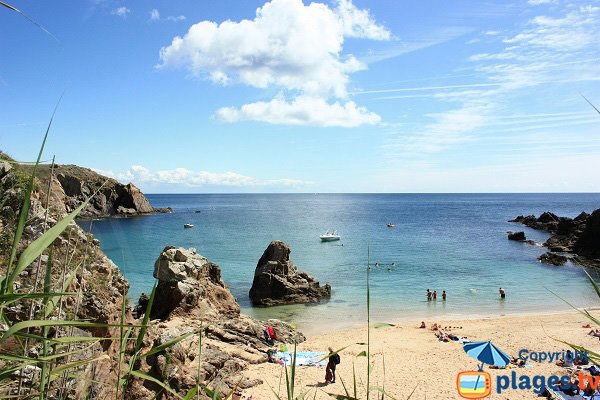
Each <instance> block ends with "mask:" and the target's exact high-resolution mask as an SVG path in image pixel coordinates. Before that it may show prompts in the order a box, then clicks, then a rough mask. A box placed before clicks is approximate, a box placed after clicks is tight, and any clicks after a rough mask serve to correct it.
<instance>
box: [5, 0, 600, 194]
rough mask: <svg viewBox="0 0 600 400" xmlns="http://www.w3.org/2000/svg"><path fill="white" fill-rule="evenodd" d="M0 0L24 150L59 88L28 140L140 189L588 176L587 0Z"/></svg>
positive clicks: (599, 167) (350, 188) (457, 184)
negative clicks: (5, 0)
mask: <svg viewBox="0 0 600 400" xmlns="http://www.w3.org/2000/svg"><path fill="white" fill-rule="evenodd" d="M9 3H10V4H11V5H13V6H14V7H16V8H18V9H20V10H21V11H23V12H24V13H25V14H26V15H27V16H28V17H29V18H30V19H31V20H33V21H35V22H36V23H38V24H40V25H41V26H42V27H43V28H44V29H40V28H39V27H38V26H36V25H35V24H33V23H31V22H30V21H29V20H28V19H26V18H24V17H23V16H22V15H19V14H18V13H16V12H13V11H11V10H9V9H6V8H2V9H0V32H1V34H2V35H1V37H0V54H1V56H0V149H2V150H4V151H6V152H7V153H8V154H10V155H11V156H12V157H13V158H15V159H17V160H20V161H32V160H34V159H35V157H36V155H37V151H38V148H39V145H40V144H41V140H42V137H43V135H44V132H45V130H46V127H47V125H48V122H49V120H50V117H51V115H52V112H53V110H54V108H55V106H56V104H57V103H59V104H58V108H57V111H56V115H55V117H54V120H53V124H52V128H51V130H50V135H49V139H48V143H47V146H46V149H45V152H44V157H43V158H44V159H45V160H49V159H51V158H52V156H54V155H55V156H56V160H57V162H58V163H60V164H77V165H81V166H85V167H89V168H92V169H94V170H96V171H99V172H101V173H103V174H105V175H108V176H111V177H115V178H117V179H119V180H120V181H122V182H123V183H127V182H130V181H131V182H133V183H135V184H136V185H137V186H139V187H140V188H141V189H142V190H143V191H145V192H147V193H212V192H237V193H241V192H308V193H313V192H315V193H316V192H386V193H390V192H460V193H463V192H598V191H600V179H598V171H600V115H599V114H598V113H596V112H595V111H594V109H593V108H592V107H591V106H590V105H589V104H588V103H587V102H586V100H585V99H584V97H583V96H585V98H587V99H588V100H589V101H590V102H592V103H594V104H596V105H597V106H599V107H600V0H589V1H570V0H514V1H510V0H509V1H486V0H482V1H477V2H474V1H459V0H456V1H450V2H448V1H430V0H424V1H419V2H414V1H399V0H378V1H366V0H331V1H327V0H317V1H315V2H309V1H302V0H271V1H266V2H265V1H264V0H263V1H253V0H235V1H234V0H222V1H218V2H206V1H191V0H189V1H188V0H172V1H168V2H164V1H152V0H138V1H135V2H133V1H130V2H127V1H118V0H80V1H72V0H56V1H52V2H32V1H26V0H11V1H9ZM46 31H47V32H48V33H47V32H46ZM61 96H62V97H61ZM59 99H60V101H59Z"/></svg>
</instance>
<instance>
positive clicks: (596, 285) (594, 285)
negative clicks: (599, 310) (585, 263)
mask: <svg viewBox="0 0 600 400" xmlns="http://www.w3.org/2000/svg"><path fill="white" fill-rule="evenodd" d="M583 272H585V274H586V276H587V278H588V280H589V281H590V283H591V284H592V286H593V288H594V290H595V291H596V295H597V296H598V297H600V287H598V284H597V283H596V281H595V280H594V279H593V278H592V277H591V276H590V274H588V272H587V271H586V270H583Z"/></svg>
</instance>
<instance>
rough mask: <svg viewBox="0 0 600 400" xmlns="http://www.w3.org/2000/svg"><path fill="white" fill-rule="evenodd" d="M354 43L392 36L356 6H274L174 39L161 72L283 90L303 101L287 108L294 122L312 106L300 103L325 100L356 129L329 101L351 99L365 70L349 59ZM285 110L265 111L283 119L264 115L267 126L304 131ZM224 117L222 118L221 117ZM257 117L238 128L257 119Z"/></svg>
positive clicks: (342, 0) (343, 0) (280, 0)
mask: <svg viewBox="0 0 600 400" xmlns="http://www.w3.org/2000/svg"><path fill="white" fill-rule="evenodd" d="M348 37H353V38H364V39H374V40H388V39H390V37H391V33H390V32H389V31H388V30H387V29H386V28H385V27H383V26H380V25H378V24H377V23H376V22H375V21H374V19H373V17H372V16H371V14H370V13H369V11H368V10H360V9H358V8H356V7H355V6H354V5H353V4H352V3H351V1H350V0H339V1H338V3H337V7H336V8H330V7H329V6H328V5H326V4H322V3H310V4H309V5H304V3H303V2H302V0H272V1H270V2H267V3H265V4H264V5H263V6H262V7H260V8H258V9H257V10H256V17H255V18H254V19H253V20H241V21H239V22H234V21H230V20H227V21H224V22H222V23H220V24H217V23H216V22H212V21H201V22H198V23H196V24H194V25H192V26H191V27H190V29H189V30H188V32H187V33H186V34H185V35H184V36H183V37H180V36H177V37H175V38H174V39H173V41H172V42H171V44H170V45H169V46H166V47H163V48H162V49H161V50H160V59H161V64H160V65H159V66H158V67H159V68H166V67H173V68H177V67H181V68H186V69H188V70H189V71H190V72H191V73H192V74H193V75H195V76H197V77H200V78H203V79H208V80H210V81H212V82H213V83H216V84H220V85H231V84H244V85H248V86H252V87H255V88H261V89H265V88H275V89H278V90H284V91H286V92H287V95H288V96H292V97H296V96H298V99H292V101H291V102H287V105H288V106H287V108H288V111H287V112H286V113H285V114H286V115H289V116H293V115H294V112H293V110H291V109H290V108H293V107H299V109H298V110H297V112H298V113H302V112H304V110H303V109H302V107H306V101H304V100H302V99H301V97H306V98H312V99H315V101H316V99H319V100H320V101H321V102H322V103H323V104H325V105H326V107H327V108H328V109H330V110H333V109H335V110H338V111H339V110H340V109H342V110H345V111H347V112H348V113H347V115H346V117H347V118H348V119H349V120H352V121H354V122H352V123H343V121H342V123H341V124H336V126H355V125H354V123H355V121H356V110H357V108H356V106H355V105H354V104H353V103H351V102H347V103H345V104H344V105H343V106H342V105H340V104H339V103H338V102H337V101H334V102H331V101H330V99H332V98H333V99H340V100H344V99H346V97H347V86H348V82H349V79H350V74H352V73H354V72H357V71H360V70H363V69H365V68H366V65H365V64H364V63H362V62H360V61H359V60H358V59H357V58H356V57H354V56H352V55H350V54H343V45H344V40H345V38H348ZM223 49H227V51H223ZM280 103H281V101H280V100H278V99H274V100H273V101H272V102H271V103H270V104H275V105H276V106H274V107H265V111H264V112H269V111H270V110H271V111H274V112H278V115H274V116H272V117H269V116H266V115H264V113H261V115H262V117H261V119H260V120H266V119H271V120H277V121H279V122H277V123H282V124H286V123H292V124H297V123H298V121H299V120H301V119H298V118H292V119H290V120H289V121H286V120H285V119H282V118H281V115H282V114H281V113H280V111H281V108H282V107H281V105H282V104H280ZM257 104H267V103H262V102H261V103H252V104H247V105H246V106H249V107H250V108H252V109H255V108H256V107H257ZM244 107H245V106H242V107H241V108H240V110H241V109H243V108H244ZM226 109H227V110H231V108H226ZM361 112H362V111H361ZM364 112H366V110H365V111H364ZM221 114H223V113H222V112H218V115H217V116H219V115H221ZM251 115H252V114H247V115H246V118H237V119H236V120H242V119H250V117H251ZM335 115H336V117H337V119H336V121H338V122H339V121H340V119H343V118H344V116H343V115H340V114H339V113H336V114H335ZM369 120H370V119H369ZM307 121H308V123H311V124H312V123H313V122H310V120H307ZM331 125H333V124H328V126H331Z"/></svg>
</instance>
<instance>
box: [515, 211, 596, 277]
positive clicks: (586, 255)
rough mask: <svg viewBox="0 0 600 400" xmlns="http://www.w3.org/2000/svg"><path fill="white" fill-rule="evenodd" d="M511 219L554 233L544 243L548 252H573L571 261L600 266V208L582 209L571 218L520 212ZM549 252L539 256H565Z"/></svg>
mask: <svg viewBox="0 0 600 400" xmlns="http://www.w3.org/2000/svg"><path fill="white" fill-rule="evenodd" d="M512 222H519V223H522V224H524V225H526V226H528V227H531V228H534V229H542V230H545V231H548V232H550V233H553V235H552V236H551V237H550V238H549V239H548V240H546V242H545V243H544V246H545V247H547V248H548V249H549V250H550V252H552V253H574V254H575V255H576V257H572V258H571V260H572V261H573V262H577V263H579V264H581V265H585V266H598V267H600V209H597V210H595V211H594V212H593V213H592V214H591V215H590V214H587V213H586V212H581V213H580V214H579V215H578V216H576V217H575V218H573V219H571V218H568V217H558V216H556V214H553V213H551V212H545V213H543V214H542V215H540V216H539V218H535V216H533V215H530V216H527V217H523V216H522V215H519V216H518V217H517V218H515V219H514V220H512ZM549 254H550V253H546V254H545V255H542V256H541V257H540V260H541V261H544V262H549V263H551V264H554V263H558V262H560V263H564V260H563V259H561V258H560V257H564V256H557V257H554V256H550V255H549ZM542 258H543V259H542ZM555 265H560V264H555Z"/></svg>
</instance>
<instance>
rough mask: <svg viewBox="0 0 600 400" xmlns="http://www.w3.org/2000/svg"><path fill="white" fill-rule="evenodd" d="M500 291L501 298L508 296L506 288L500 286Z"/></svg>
mask: <svg viewBox="0 0 600 400" xmlns="http://www.w3.org/2000/svg"><path fill="white" fill-rule="evenodd" d="M498 292H499V293H500V298H501V299H505V298H506V291H505V290H504V289H502V288H500V289H499V290H498Z"/></svg>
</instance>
